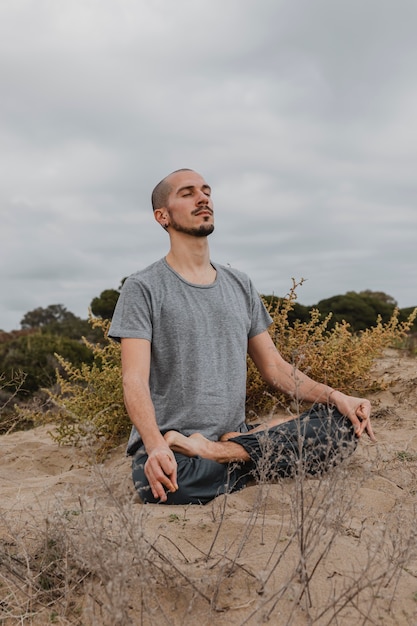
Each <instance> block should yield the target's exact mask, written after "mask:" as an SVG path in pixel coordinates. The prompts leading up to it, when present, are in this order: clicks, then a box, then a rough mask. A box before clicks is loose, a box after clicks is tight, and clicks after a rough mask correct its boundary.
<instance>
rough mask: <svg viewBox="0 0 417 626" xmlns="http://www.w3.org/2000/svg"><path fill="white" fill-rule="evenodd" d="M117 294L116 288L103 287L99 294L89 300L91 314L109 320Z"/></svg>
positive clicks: (118, 293)
mask: <svg viewBox="0 0 417 626" xmlns="http://www.w3.org/2000/svg"><path fill="white" fill-rule="evenodd" d="M119 295H120V291H117V290H116V289H105V290H104V291H102V292H101V294H100V295H99V296H97V297H96V298H93V300H92V301H91V304H90V308H91V311H92V313H93V315H95V316H96V317H101V318H102V319H104V320H111V318H112V317H113V313H114V309H115V306H116V304H117V301H118V299H119Z"/></svg>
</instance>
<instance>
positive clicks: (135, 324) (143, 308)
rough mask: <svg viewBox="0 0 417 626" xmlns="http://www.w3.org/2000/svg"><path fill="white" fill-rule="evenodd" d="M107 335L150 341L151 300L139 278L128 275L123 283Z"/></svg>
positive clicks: (117, 339) (115, 337)
mask: <svg viewBox="0 0 417 626" xmlns="http://www.w3.org/2000/svg"><path fill="white" fill-rule="evenodd" d="M109 337H111V338H112V339H115V340H116V341H120V340H121V339H122V338H124V337H129V338H134V339H148V340H149V341H152V300H151V297H150V294H149V292H148V289H147V288H146V286H145V285H143V284H142V283H141V282H140V281H139V280H137V279H135V278H132V277H129V278H128V279H127V280H126V281H125V282H124V284H123V287H122V290H121V292H120V296H119V299H118V301H117V304H116V308H115V310H114V313H113V318H112V322H111V325H110V329H109Z"/></svg>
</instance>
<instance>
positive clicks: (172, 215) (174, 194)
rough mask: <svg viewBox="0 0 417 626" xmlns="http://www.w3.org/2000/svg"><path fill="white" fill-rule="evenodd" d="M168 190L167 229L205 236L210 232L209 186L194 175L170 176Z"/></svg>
mask: <svg viewBox="0 0 417 626" xmlns="http://www.w3.org/2000/svg"><path fill="white" fill-rule="evenodd" d="M168 182H169V184H170V186H171V191H170V194H169V196H168V202H167V206H166V210H167V213H168V216H169V226H171V228H172V229H173V230H175V231H177V232H180V233H185V234H187V235H193V236H195V237H206V236H207V235H210V234H211V233H212V232H213V230H214V217H213V202H212V199H211V189H210V186H209V185H208V184H207V183H206V182H205V180H204V178H203V177H202V176H200V174H197V172H191V171H185V172H177V173H175V174H172V175H171V176H170V178H169V179H168Z"/></svg>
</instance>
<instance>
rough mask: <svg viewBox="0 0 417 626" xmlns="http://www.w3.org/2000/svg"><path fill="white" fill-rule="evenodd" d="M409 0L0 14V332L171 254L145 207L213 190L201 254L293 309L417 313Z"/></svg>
mask: <svg viewBox="0 0 417 626" xmlns="http://www.w3.org/2000/svg"><path fill="white" fill-rule="evenodd" d="M416 17H417V5H415V3H414V2H413V1H412V0H398V2H396V3H392V2H391V1H388V0H367V1H366V2H362V1H361V2H360V1H359V0H352V1H351V2H349V3H335V2H333V1H332V0H317V1H316V2H314V3H312V2H310V1H308V0H301V1H300V2H297V3H295V2H291V1H290V0H280V1H277V0H263V1H262V2H259V3H254V2H249V0H229V1H228V2H224V1H220V0H211V1H210V2H208V1H205V0H202V1H201V2H195V1H192V0H176V2H175V3H169V2H164V1H162V0H152V1H145V0H139V1H137V0H123V1H122V2H119V1H117V2H116V0H73V1H72V2H67V3H56V2H55V1H54V0H38V1H37V2H36V3H35V2H33V1H32V0H14V2H13V3H1V4H0V84H1V86H2V87H1V89H2V97H1V98H0V145H1V151H0V168H1V170H0V171H1V172H2V185H1V186H0V211H1V219H2V227H1V230H0V249H1V253H2V259H3V261H2V264H1V269H0V272H1V280H2V287H3V289H2V293H3V297H2V302H1V305H0V328H1V327H2V328H4V329H11V328H16V327H18V325H19V322H20V319H21V318H22V317H23V315H24V313H26V312H27V311H29V310H31V309H33V308H35V307H37V306H45V307H46V306H48V305H49V304H52V303H62V304H64V305H65V306H67V308H68V309H69V310H71V311H73V312H74V313H76V314H78V315H81V316H83V317H85V316H86V313H87V308H88V305H89V304H90V302H91V299H92V298H93V297H95V296H96V295H98V294H99V293H100V292H101V291H102V290H103V289H106V288H112V287H118V285H119V283H120V280H121V279H122V278H123V277H124V276H126V275H127V274H129V273H131V272H133V271H135V270H136V269H138V268H140V267H144V266H145V265H147V264H148V263H151V262H152V261H154V260H155V259H156V258H159V257H160V256H162V255H163V254H165V252H166V250H167V241H168V240H167V237H166V234H165V233H164V232H163V231H162V230H161V229H160V228H159V227H158V226H157V224H156V223H155V222H154V221H153V219H152V211H151V208H150V193H151V190H152V188H153V186H154V185H155V184H156V182H157V181H158V180H160V179H161V178H162V177H163V176H164V175H165V174H166V173H168V172H169V171H172V170H173V169H177V168H178V167H192V168H194V169H196V170H197V171H201V172H202V173H203V174H204V175H205V176H206V178H207V179H208V181H209V182H210V183H211V185H212V187H213V193H214V201H215V210H216V231H215V233H214V235H213V236H212V239H211V246H212V256H213V258H214V259H216V260H217V261H218V262H223V263H231V264H232V265H234V266H236V267H239V268H240V269H242V270H243V271H246V272H248V273H249V274H250V276H251V277H252V279H253V280H254V282H255V284H256V286H257V288H258V289H259V291H262V292H263V293H272V292H274V293H278V294H282V293H286V292H287V291H288V289H289V287H290V285H291V277H292V276H294V277H295V278H300V277H301V276H303V277H305V278H307V279H308V280H307V282H306V283H305V284H304V285H303V287H302V288H301V289H300V293H299V300H300V301H301V302H302V303H305V304H313V303H316V302H317V301H318V300H320V299H322V298H325V297H330V296H332V295H335V294H336V293H345V292H346V291H348V290H355V291H359V290H361V289H374V290H381V291H385V292H387V293H389V294H390V295H392V296H393V297H394V298H396V299H397V300H398V301H399V304H400V306H412V305H415V304H417V299H416V296H415V287H414V286H413V285H412V284H410V275H411V274H412V272H413V271H414V263H413V259H414V256H415V253H414V243H413V241H412V239H413V238H414V233H415V232H416V228H415V227H416V217H415V215H416V213H415V198H416V197H417V189H416V187H417V182H416V178H415V163H416V152H417V148H416V146H417V141H416V139H417V136H416V135H417V124H416V123H415V113H414V112H415V110H416V106H417V79H416V76H415V70H414V68H415V67H416V65H417V45H416V43H415V33H414V30H415V28H414V24H415V23H416Z"/></svg>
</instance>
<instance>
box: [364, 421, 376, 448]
mask: <svg viewBox="0 0 417 626" xmlns="http://www.w3.org/2000/svg"><path fill="white" fill-rule="evenodd" d="M366 432H367V434H368V436H369V438H370V440H371V441H373V442H374V443H376V437H375V435H374V430H373V428H372V424H371V420H370V419H368V420H367V423H366Z"/></svg>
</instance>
